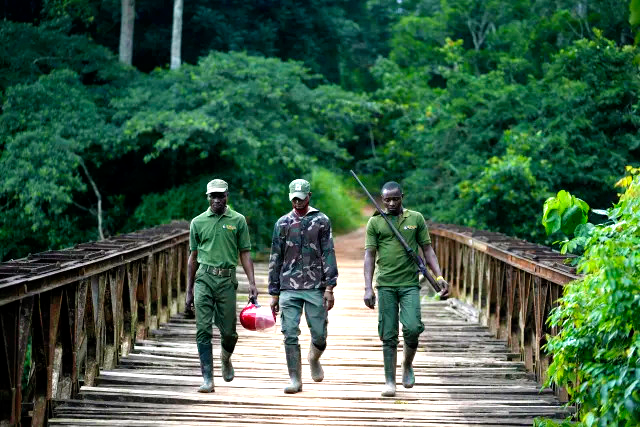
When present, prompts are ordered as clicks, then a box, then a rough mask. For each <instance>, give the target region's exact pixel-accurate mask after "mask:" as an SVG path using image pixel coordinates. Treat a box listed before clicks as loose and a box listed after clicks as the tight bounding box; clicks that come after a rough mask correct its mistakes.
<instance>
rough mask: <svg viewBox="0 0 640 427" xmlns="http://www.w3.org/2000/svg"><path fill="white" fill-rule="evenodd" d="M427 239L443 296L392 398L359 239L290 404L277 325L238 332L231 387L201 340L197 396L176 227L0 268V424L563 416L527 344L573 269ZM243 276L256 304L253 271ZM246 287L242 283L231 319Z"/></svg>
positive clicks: (478, 243)
mask: <svg viewBox="0 0 640 427" xmlns="http://www.w3.org/2000/svg"><path fill="white" fill-rule="evenodd" d="M431 232H432V238H433V239H434V247H435V248H436V253H437V255H438V259H439V260H440V264H441V266H442V267H443V272H444V274H445V277H446V278H447V279H448V280H449V282H450V283H451V284H452V285H453V291H454V295H455V296H456V297H457V298H456V299H452V300H449V301H446V302H441V301H435V300H433V299H432V298H430V297H429V296H427V295H426V294H425V295H424V297H423V299H422V310H423V321H424V323H425V327H426V330H425V332H424V333H423V334H422V335H421V338H420V345H419V351H418V353H417V355H416V358H415V363H414V366H415V373H416V385H415V387H414V388H413V389H408V390H405V389H403V388H402V386H401V384H400V381H399V382H398V384H399V388H398V393H397V394H396V396H395V397H394V398H382V397H380V391H381V389H382V385H383V381H384V372H383V368H382V350H381V343H380V341H379V339H378V337H377V316H376V312H375V311H373V310H369V309H367V308H366V307H365V306H364V304H363V302H362V295H363V281H362V280H363V279H362V253H363V249H362V246H363V241H364V236H363V233H362V230H360V231H358V232H355V233H352V234H350V235H347V236H341V237H339V238H337V239H336V249H337V252H338V253H337V255H338V260H339V272H340V278H339V282H338V283H339V285H338V288H336V292H335V295H336V306H335V308H334V309H333V310H332V311H331V312H330V315H329V338H328V347H327V350H326V352H325V354H324V355H323V357H322V362H323V366H324V367H325V379H324V381H323V382H322V383H314V382H313V381H311V378H310V374H309V370H308V366H307V365H306V360H305V363H304V364H303V384H304V386H303V392H302V393H299V394H296V395H284V394H283V392H282V388H283V387H284V386H285V385H286V384H287V382H288V375H287V369H286V363H285V358H284V348H283V344H282V334H281V333H280V331H279V329H277V330H276V329H274V330H273V331H271V332H269V333H257V332H250V331H246V330H244V329H242V328H241V327H239V334H240V339H239V342H238V345H237V347H236V351H235V353H234V356H233V359H232V360H233V362H234V366H235V371H236V378H235V379H234V381H233V382H231V383H225V382H223V381H222V379H221V377H220V369H219V366H220V365H219V361H218V360H217V353H218V351H217V350H218V349H219V341H217V338H214V355H216V357H215V358H214V365H215V367H216V372H215V375H216V376H215V382H216V391H215V393H213V394H199V393H197V392H196V389H197V387H198V385H199V384H200V383H201V378H200V369H199V362H198V356H197V350H196V345H195V321H194V320H190V319H185V318H183V317H182V316H181V315H180V314H179V313H180V312H181V311H182V310H183V304H184V289H185V279H186V271H185V270H186V268H185V266H186V257H187V239H188V230H187V229H186V224H173V225H170V226H164V227H159V228H156V229H151V230H146V231H144V232H141V233H134V234H131V235H125V236H121V237H118V238H115V239H111V240H109V241H104V242H96V243H92V244H84V245H78V246H77V247H76V248H74V249H70V250H66V251H56V252H48V253H44V254H38V255H36V256H32V257H31V258H29V259H24V260H18V261H13V262H10V263H4V264H0V306H2V308H1V309H0V321H1V322H2V324H1V326H2V333H3V336H2V337H3V343H4V346H5V349H4V352H5V354H0V357H2V356H6V357H2V359H6V360H7V364H6V366H2V367H0V380H1V382H0V384H1V386H0V408H1V409H0V425H5V424H7V425H14V424H20V423H21V421H22V424H23V425H28V424H33V425H43V424H45V423H46V422H48V423H49V424H51V425H109V426H111V425H127V426H130V425H140V426H146V425H225V426H240V425H246V423H248V422H251V423H253V425H270V426H280V425H288V426H290V425H295V424H305V425H313V426H320V425H326V426H384V425H411V426H465V425H472V426H477V425H486V426H507V425H513V426H523V425H532V422H533V419H534V418H535V417H549V418H554V419H561V418H565V417H566V416H567V415H568V414H569V412H568V410H567V409H566V408H564V407H562V406H561V405H560V401H561V400H563V397H564V396H563V392H562V390H556V391H553V390H549V389H545V390H542V389H541V386H540V385H539V384H540V381H541V380H542V379H543V375H544V372H545V370H546V367H547V366H548V358H547V357H546V356H545V355H544V353H543V352H542V351H541V350H540V347H541V345H542V344H543V343H544V337H545V335H546V334H553V333H556V332H557V331H554V330H548V329H547V328H546V326H545V324H544V320H545V319H546V316H547V314H548V311H549V309H550V308H551V307H552V306H553V301H554V300H555V299H556V298H557V297H558V296H559V295H560V292H561V285H562V284H563V283H565V282H567V281H569V280H571V279H572V278H574V277H575V276H574V275H573V272H572V271H571V270H570V269H568V268H567V267H566V266H565V265H564V264H563V263H562V259H561V257H560V256H559V254H557V253H555V252H552V251H550V250H549V249H547V248H544V247H541V246H538V245H532V244H529V243H526V242H522V241H516V240H514V239H511V238H507V237H506V236H502V235H499V234H495V233H481V232H475V233H474V232H473V230H468V229H462V228H459V227H447V226H442V225H433V226H432V227H431ZM2 275H4V279H3V276H2ZM256 281H257V282H258V284H259V289H260V291H261V298H260V301H261V302H262V303H263V304H268V302H269V297H268V295H266V266H265V265H264V264H257V265H256ZM246 294H247V282H246V279H244V278H243V277H240V286H239V296H238V310H240V309H241V308H242V307H243V306H244V304H245V302H246ZM303 323H304V321H303ZM302 330H303V335H302V336H301V344H302V348H303V354H306V353H305V352H306V351H307V349H308V346H309V335H308V332H307V330H306V328H305V327H302ZM215 333H217V330H216V331H215ZM214 336H215V334H214ZM25 360H26V361H27V363H25ZM401 360H402V356H401V354H400V355H399V357H398V361H399V362H400V361H401ZM23 366H26V369H23ZM398 379H399V380H400V369H398Z"/></svg>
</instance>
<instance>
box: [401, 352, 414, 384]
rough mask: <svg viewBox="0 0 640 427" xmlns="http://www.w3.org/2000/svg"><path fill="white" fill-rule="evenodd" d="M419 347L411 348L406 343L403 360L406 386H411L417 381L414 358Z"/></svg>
mask: <svg viewBox="0 0 640 427" xmlns="http://www.w3.org/2000/svg"><path fill="white" fill-rule="evenodd" d="M416 350H418V349H417V348H410V347H408V346H407V344H406V343H405V345H404V348H403V351H402V353H403V359H404V360H403V361H402V385H403V386H404V388H411V387H413V385H414V384H415V383H416V377H415V375H413V358H414V357H415V355H416Z"/></svg>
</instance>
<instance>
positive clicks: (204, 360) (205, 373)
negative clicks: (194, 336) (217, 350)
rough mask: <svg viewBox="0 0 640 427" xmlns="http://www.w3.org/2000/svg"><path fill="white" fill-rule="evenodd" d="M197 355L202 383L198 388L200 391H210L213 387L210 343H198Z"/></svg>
mask: <svg viewBox="0 0 640 427" xmlns="http://www.w3.org/2000/svg"><path fill="white" fill-rule="evenodd" d="M198 356H200V370H201V371H202V379H203V383H202V385H201V386H200V388H199V389H198V391H199V392H200V393H211V392H212V391H214V388H213V348H212V346H211V343H206V344H203V343H198Z"/></svg>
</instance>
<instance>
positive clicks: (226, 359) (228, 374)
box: [220, 348, 235, 382]
mask: <svg viewBox="0 0 640 427" xmlns="http://www.w3.org/2000/svg"><path fill="white" fill-rule="evenodd" d="M220 365H221V367H222V379H223V380H225V381H226V382H229V381H232V380H233V377H234V376H235V371H234V370H233V365H232V364H231V353H229V352H228V351H227V350H225V349H224V348H222V349H221V350H220Z"/></svg>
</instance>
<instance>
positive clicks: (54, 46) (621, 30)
mask: <svg viewBox="0 0 640 427" xmlns="http://www.w3.org/2000/svg"><path fill="white" fill-rule="evenodd" d="M177 3H179V4H180V5H181V8H180V9H179V13H180V15H179V17H178V18H179V19H178V20H176V10H178V9H176V7H175V6H176V4H177ZM125 15H126V16H125ZM0 17H1V18H2V21H0V45H1V46H2V49H0V97H1V100H0V105H1V110H0V176H1V179H0V211H1V215H0V261H6V260H10V259H16V258H20V257H24V256H27V254H29V253H35V252H39V251H43V250H47V249H56V248H64V247H69V246H72V245H74V244H76V243H79V242H83V241H89V240H97V239H101V238H106V237H109V236H112V235H116V234H119V233H124V232H129V231H133V230H137V229H140V228H144V227H150V226H154V225H157V224H162V223H166V222H169V221H171V220H176V219H182V220H189V219H191V218H193V217H194V216H195V215H197V214H199V213H200V212H202V211H204V210H205V209H206V207H207V201H206V198H205V194H204V193H205V186H206V183H207V181H209V180H210V179H213V178H223V179H225V180H227V181H228V182H229V185H230V196H229V200H230V204H231V205H232V207H233V208H235V209H236V210H238V211H240V212H241V213H243V214H244V215H245V216H246V218H247V222H248V224H249V227H250V230H251V238H252V243H253V245H254V250H255V253H256V255H260V254H264V253H265V251H268V247H269V244H270V238H271V232H272V227H273V224H274V221H275V220H276V219H277V218H278V217H279V216H280V215H282V214H283V213H284V212H286V211H287V210H289V209H290V203H289V201H288V198H287V191H288V190H287V185H288V183H289V182H290V181H291V180H292V179H294V178H298V177H303V178H306V179H309V180H310V181H311V185H312V192H313V199H312V204H313V205H315V206H316V207H318V208H320V209H321V210H323V211H325V212H326V213H327V214H328V216H329V217H330V218H331V219H332V223H333V226H334V229H335V230H336V231H337V232H342V231H347V230H350V229H353V228H355V227H358V226H359V225H361V224H362V223H363V221H364V220H365V219H364V218H363V217H362V207H363V205H364V203H365V202H364V199H363V198H362V197H361V196H360V195H359V190H358V188H357V187H356V186H355V185H354V182H353V181H352V179H350V176H349V174H348V171H349V170H350V169H354V170H355V171H357V172H358V173H359V174H360V175H361V176H362V178H363V180H364V181H365V183H366V184H367V185H368V186H369V188H370V189H371V190H374V191H372V192H374V193H375V192H377V188H379V186H380V185H381V184H382V183H383V182H385V181H389V180H395V181H398V182H400V183H401V184H402V185H403V188H404V193H405V205H406V206H407V207H409V208H411V209H416V210H419V211H421V212H422V213H423V214H424V215H425V217H427V218H429V219H431V220H433V221H439V222H447V223H455V224H461V225H467V226H471V227H474V228H478V229H488V230H493V231H499V232H503V233H506V234H509V235H512V236H518V237H521V238H523V239H526V240H529V241H535V242H540V243H545V244H549V245H551V244H553V242H555V241H557V240H560V241H564V243H563V247H562V249H563V250H568V251H573V252H575V253H579V254H583V256H582V257H581V258H580V261H579V268H580V271H581V272H583V273H585V274H586V276H585V277H586V279H585V280H583V281H579V282H576V283H575V284H574V285H572V286H569V287H567V291H566V293H565V297H564V299H563V301H562V303H561V305H562V307H563V309H562V310H558V311H556V313H555V314H554V317H553V319H552V322H555V323H554V324H555V325H558V326H561V327H562V328H563V329H562V330H563V332H562V334H561V335H560V336H558V338H557V339H554V340H552V341H550V342H549V344H548V348H547V349H548V350H549V351H552V352H554V354H555V359H554V360H555V361H554V365H552V367H551V370H550V375H551V380H552V381H554V382H555V383H556V384H560V385H564V386H567V387H569V391H570V393H571V395H572V399H573V403H579V404H580V405H581V406H580V408H581V412H580V413H579V416H578V417H577V419H579V420H580V422H582V423H584V425H588V426H591V425H602V426H609V425H625V426H626V425H628V426H632V425H639V424H640V395H639V391H638V390H640V368H639V366H638V360H639V359H638V353H639V352H640V332H639V331H640V324H639V323H638V322H640V320H638V319H639V318H640V316H638V315H637V313H638V306H639V304H640V299H639V297H638V293H637V289H638V288H637V287H638V285H637V283H638V280H640V277H639V276H638V274H639V273H638V271H639V269H638V266H639V265H640V259H639V257H640V250H639V248H640V231H639V230H640V226H639V225H638V224H639V218H640V206H639V204H638V200H639V199H640V197H638V188H639V187H640V181H639V179H640V178H639V177H637V175H638V174H639V173H640V171H639V170H638V169H637V166H638V165H639V164H640V134H639V130H640V98H639V95H640V73H639V71H640V69H639V65H640V51H638V48H637V47H636V44H637V42H638V41H639V39H640V36H639V35H638V27H639V26H640V0H599V1H594V0H580V1H569V0H297V1H292V0H254V1H237V0H218V1H206V0H186V1H184V2H183V0H175V1H173V0H172V1H169V0H137V1H134V0H121V1H116V0H24V1H12V0H4V1H3V2H2V3H1V4H0ZM125 22H126V23H128V24H127V25H128V26H127V25H125V24H124V23H125ZM176 22H179V23H180V25H181V31H180V30H178V31H176V30H175V28H176V27H175V26H176ZM125 27H126V28H125ZM125 29H128V31H125ZM176 37H178V45H177V46H178V48H177V49H175V46H176V44H175V43H176ZM172 46H173V47H174V49H173V51H172ZM172 52H173V53H172ZM634 177H635V178H634ZM616 184H617V186H616ZM561 190H564V192H562V191H561ZM559 192H560V193H559ZM621 192H623V193H625V194H624V195H623V196H622V197H620V194H618V193H621ZM545 201H546V202H547V203H545ZM563 203H564V204H565V205H562V204H563ZM543 205H544V213H543ZM561 205H562V206H564V207H563V208H562V209H561V208H560V207H559V206H561ZM554 206H555V207H554ZM589 207H590V208H591V209H589ZM565 208H566V211H567V214H566V215H564V214H562V212H564V210H563V209H565ZM543 215H544V217H543ZM576 215H577V216H576ZM575 218H578V219H577V220H576V219H575ZM568 223H570V224H569V225H567V224H568ZM576 224H577V225H579V226H581V227H580V228H576ZM574 229H575V231H574ZM574 233H575V236H576V237H577V239H574V240H570V239H571V238H572V237H574ZM634 289H635V290H634ZM636 423H638V424H636ZM540 425H550V424H545V421H541V424H540Z"/></svg>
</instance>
